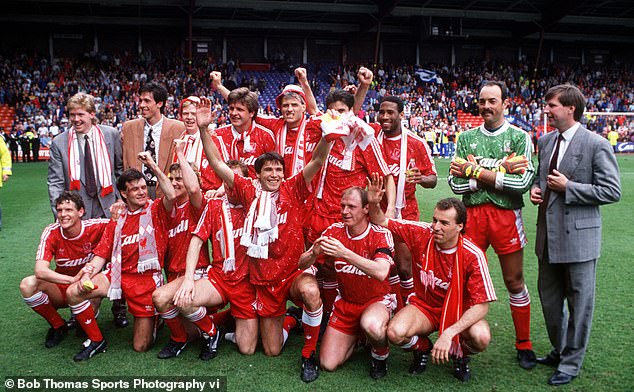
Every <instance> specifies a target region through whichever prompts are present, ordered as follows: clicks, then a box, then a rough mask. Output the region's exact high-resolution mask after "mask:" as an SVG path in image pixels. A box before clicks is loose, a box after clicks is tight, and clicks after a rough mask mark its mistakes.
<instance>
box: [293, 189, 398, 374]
mask: <svg viewBox="0 0 634 392" xmlns="http://www.w3.org/2000/svg"><path fill="white" fill-rule="evenodd" d="M341 220H342V222H339V223H334V224H332V225H331V226H329V227H328V228H327V229H326V230H324V232H323V233H322V235H321V237H319V238H318V239H317V240H315V242H314V243H313V246H312V247H311V249H309V250H308V251H306V252H305V253H304V254H302V257H301V258H300V261H299V266H300V268H308V267H309V266H312V265H313V264H314V263H315V262H317V263H320V264H321V263H324V262H325V261H326V260H329V261H330V262H331V263H332V264H333V265H334V269H335V273H336V276H337V283H338V285H339V293H340V294H339V296H338V297H337V300H336V301H335V303H334V305H333V311H332V314H331V316H330V321H329V323H328V326H327V327H326V332H325V333H324V337H323V341H322V343H321V348H320V353H319V361H320V362H321V366H322V368H324V369H325V370H328V371H335V370H336V369H337V368H338V367H339V366H341V365H343V364H344V363H345V362H346V361H347V360H348V358H350V356H351V355H352V352H353V351H354V348H355V345H356V343H357V340H358V339H359V334H360V333H362V334H363V335H364V336H365V337H366V338H367V340H368V343H370V345H371V347H372V351H371V355H372V362H371V367H370V376H371V377H372V378H374V379H379V378H382V377H384V376H385V375H386V374H387V357H388V355H389V353H390V348H389V344H388V341H387V335H386V331H387V324H388V322H389V321H390V316H391V315H392V311H393V310H394V308H395V306H396V301H395V300H394V299H393V297H392V295H390V293H389V291H390V289H389V282H388V280H387V277H388V274H389V271H390V267H391V266H392V264H393V261H392V254H393V253H394V243H393V241H392V235H391V234H390V232H389V231H387V230H385V229H384V228H382V227H380V226H377V225H373V224H371V223H370V222H369V221H368V198H367V192H366V191H365V190H364V189H363V188H360V187H351V188H348V189H346V190H345V191H344V193H343V196H342V197H341Z"/></svg>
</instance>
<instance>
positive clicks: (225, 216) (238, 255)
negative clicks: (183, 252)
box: [174, 161, 258, 360]
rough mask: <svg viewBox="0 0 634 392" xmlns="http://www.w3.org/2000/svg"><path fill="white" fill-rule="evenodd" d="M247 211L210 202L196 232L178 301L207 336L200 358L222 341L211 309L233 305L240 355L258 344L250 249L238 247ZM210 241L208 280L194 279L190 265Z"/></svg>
mask: <svg viewBox="0 0 634 392" xmlns="http://www.w3.org/2000/svg"><path fill="white" fill-rule="evenodd" d="M227 164H228V165H229V167H230V168H231V169H232V170H233V172H234V174H235V175H237V176H242V177H247V176H248V174H249V173H248V170H247V167H246V166H245V165H244V164H243V163H241V162H238V161H228V162H227ZM243 223H244V210H243V208H242V206H241V205H237V204H233V203H231V202H230V201H229V200H227V199H226V198H225V199H209V200H208V201H207V205H206V206H205V209H204V210H203V213H202V216H201V218H200V220H199V222H198V225H197V226H196V228H195V230H194V231H193V236H192V239H191V242H190V244H189V250H188V252H187V267H186V271H185V275H184V276H183V280H182V283H181V285H180V288H179V290H178V291H177V292H176V293H175V295H174V303H175V304H176V305H177V306H179V307H180V312H181V314H183V315H185V317H186V318H188V319H189V320H191V321H192V322H193V323H194V324H196V326H197V327H198V328H200V330H201V331H202V332H203V338H204V339H205V344H204V346H203V350H202V351H201V353H200V359H202V360H208V359H212V358H214V357H215V356H216V354H217V345H218V341H219V339H221V338H222V337H221V336H220V335H219V334H218V332H217V328H216V326H215V324H214V321H213V319H212V317H211V316H210V315H207V309H206V308H207V307H217V306H223V305H226V304H227V303H228V302H229V303H231V314H232V316H233V317H235V319H236V332H235V337H236V343H237V345H238V350H240V352H241V353H242V354H248V355H250V354H253V353H254V352H255V346H256V345H257V341H258V320H257V314H256V313H255V309H254V308H253V303H254V302H255V288H254V287H253V286H252V285H251V284H250V283H249V275H248V272H249V271H248V270H249V265H248V261H247V255H246V249H245V248H243V247H240V246H239V244H240V237H241V234H242V225H243ZM208 239H210V240H211V241H212V246H211V248H212V252H213V253H212V260H213V261H212V264H211V269H210V270H209V272H208V273H207V278H206V279H200V280H197V281H194V278H195V277H192V275H191V272H192V270H193V268H192V266H193V265H195V260H196V259H195V256H196V254H197V252H199V251H200V249H201V247H202V246H203V245H205V246H206V244H207V240H208Z"/></svg>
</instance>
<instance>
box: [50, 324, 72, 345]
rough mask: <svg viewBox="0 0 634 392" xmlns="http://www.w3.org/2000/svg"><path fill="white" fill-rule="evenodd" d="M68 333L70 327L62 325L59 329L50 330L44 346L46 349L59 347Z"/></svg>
mask: <svg viewBox="0 0 634 392" xmlns="http://www.w3.org/2000/svg"><path fill="white" fill-rule="evenodd" d="M67 333H68V327H67V326H66V324H64V325H62V326H61V327H59V328H53V327H51V328H49V329H48V332H47V333H46V341H45V342H44V346H45V347H46V348H53V347H55V346H57V345H58V344H60V343H61V342H62V340H64V337H66V334H67Z"/></svg>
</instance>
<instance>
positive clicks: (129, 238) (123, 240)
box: [121, 233, 139, 246]
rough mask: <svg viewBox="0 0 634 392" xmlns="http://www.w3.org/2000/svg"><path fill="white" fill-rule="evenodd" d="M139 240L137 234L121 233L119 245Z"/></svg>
mask: <svg viewBox="0 0 634 392" xmlns="http://www.w3.org/2000/svg"><path fill="white" fill-rule="evenodd" d="M137 242H139V234H138V233H137V234H132V235H122V236H121V246H126V245H131V244H134V243H137Z"/></svg>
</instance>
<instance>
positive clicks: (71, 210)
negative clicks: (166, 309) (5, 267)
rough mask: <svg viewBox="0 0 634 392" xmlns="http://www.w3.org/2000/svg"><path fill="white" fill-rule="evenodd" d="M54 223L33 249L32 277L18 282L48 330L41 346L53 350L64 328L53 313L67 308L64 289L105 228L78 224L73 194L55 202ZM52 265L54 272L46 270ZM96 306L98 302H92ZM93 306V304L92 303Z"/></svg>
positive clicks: (78, 203) (101, 223) (79, 206)
mask: <svg viewBox="0 0 634 392" xmlns="http://www.w3.org/2000/svg"><path fill="white" fill-rule="evenodd" d="M55 208H56V212H57V218H58V222H56V223H53V224H50V225H48V226H47V227H46V228H45V229H44V231H43V232H42V238H41V240H40V245H39V246H38V248H37V255H36V261H35V274H34V275H31V276H28V277H26V278H24V279H22V282H21V283H20V293H21V294H22V298H23V299H24V302H25V303H26V304H27V306H29V307H30V308H31V309H33V311H34V312H36V313H38V314H39V315H40V316H42V317H43V318H44V319H45V320H46V321H47V322H48V323H49V324H50V326H51V328H50V329H49V331H48V333H47V335H46V342H45V343H44V345H45V346H46V348H51V347H55V346H57V345H58V344H59V343H60V342H61V341H62V339H63V338H64V336H66V333H67V331H68V328H67V326H66V322H65V321H64V319H62V317H61V316H60V315H59V313H58V312H57V309H59V308H65V307H67V306H68V300H67V298H66V289H67V288H68V287H69V286H70V285H71V284H72V283H74V282H75V281H77V280H78V279H79V277H80V276H81V275H82V272H81V270H82V268H83V267H84V265H85V264H86V263H88V262H89V261H90V260H92V258H93V256H94V255H93V251H94V249H95V247H96V246H97V244H98V243H99V240H100V239H101V235H102V233H103V232H104V229H105V228H106V225H107V224H108V222H109V221H108V220H106V219H88V220H85V221H83V220H81V218H82V216H83V215H84V203H83V201H82V199H81V197H80V196H79V194H78V193H76V192H68V191H64V192H63V193H62V194H61V195H60V196H59V197H58V198H57V199H56V200H55ZM53 261H54V262H55V269H54V270H52V269H51V268H50V264H51V262H53ZM95 302H96V304H97V305H98V303H99V301H95ZM93 304H94V303H93Z"/></svg>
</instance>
